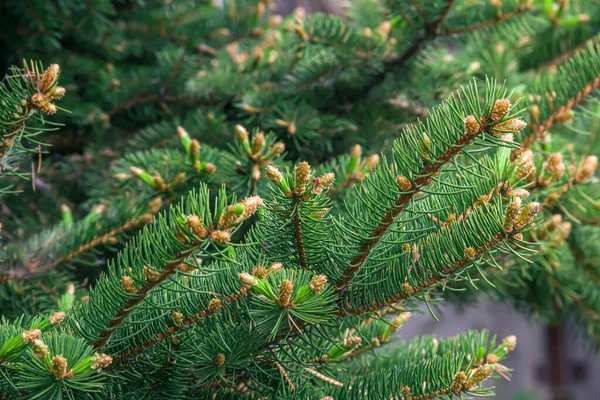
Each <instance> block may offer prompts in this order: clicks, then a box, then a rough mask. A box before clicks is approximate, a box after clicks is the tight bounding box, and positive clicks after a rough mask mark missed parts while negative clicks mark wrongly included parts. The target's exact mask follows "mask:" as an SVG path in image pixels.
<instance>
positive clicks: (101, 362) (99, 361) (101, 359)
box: [91, 353, 112, 373]
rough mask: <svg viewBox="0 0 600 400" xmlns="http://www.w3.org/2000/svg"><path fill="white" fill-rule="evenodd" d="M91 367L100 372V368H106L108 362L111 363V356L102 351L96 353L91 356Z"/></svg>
mask: <svg viewBox="0 0 600 400" xmlns="http://www.w3.org/2000/svg"><path fill="white" fill-rule="evenodd" d="M91 360H92V362H93V364H92V367H91V368H92V369H94V370H96V372H98V373H100V372H102V368H107V367H108V366H109V365H110V364H112V357H111V356H109V355H108V354H104V353H96V354H94V355H93V356H92V359H91Z"/></svg>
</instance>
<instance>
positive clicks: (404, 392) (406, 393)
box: [401, 385, 412, 399]
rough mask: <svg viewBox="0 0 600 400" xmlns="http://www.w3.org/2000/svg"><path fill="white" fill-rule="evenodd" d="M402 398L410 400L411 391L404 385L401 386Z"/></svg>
mask: <svg viewBox="0 0 600 400" xmlns="http://www.w3.org/2000/svg"><path fill="white" fill-rule="evenodd" d="M401 392H402V398H403V399H412V391H411V390H410V388H409V387H408V386H406V385H404V386H402V391H401Z"/></svg>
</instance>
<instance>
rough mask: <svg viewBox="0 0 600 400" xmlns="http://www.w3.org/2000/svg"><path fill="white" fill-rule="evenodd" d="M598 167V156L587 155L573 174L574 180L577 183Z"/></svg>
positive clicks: (590, 174) (589, 175) (592, 173)
mask: <svg viewBox="0 0 600 400" xmlns="http://www.w3.org/2000/svg"><path fill="white" fill-rule="evenodd" d="M596 168H598V157H596V156H587V157H586V158H585V159H584V160H583V162H582V163H581V166H580V167H579V168H578V170H577V174H576V175H575V180H576V181H577V183H582V182H583V181H585V180H586V179H588V178H589V177H591V176H592V175H594V172H595V171H596Z"/></svg>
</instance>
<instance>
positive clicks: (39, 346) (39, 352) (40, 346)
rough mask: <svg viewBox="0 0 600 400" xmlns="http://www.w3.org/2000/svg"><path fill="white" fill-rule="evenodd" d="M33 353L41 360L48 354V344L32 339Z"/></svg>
mask: <svg viewBox="0 0 600 400" xmlns="http://www.w3.org/2000/svg"><path fill="white" fill-rule="evenodd" d="M33 354H34V355H35V356H36V357H37V358H38V360H40V361H41V360H43V359H44V358H45V357H46V356H47V355H48V346H46V344H45V343H44V342H42V341H41V340H39V339H35V340H34V341H33Z"/></svg>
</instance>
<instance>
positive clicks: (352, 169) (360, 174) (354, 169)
mask: <svg viewBox="0 0 600 400" xmlns="http://www.w3.org/2000/svg"><path fill="white" fill-rule="evenodd" d="M379 161H380V159H379V155H377V154H371V155H370V156H368V157H366V158H363V157H362V147H361V146H360V145H359V144H356V145H354V147H352V150H350V161H349V162H348V166H347V168H346V174H347V179H348V180H350V181H354V182H360V181H362V180H364V179H365V177H366V176H367V174H368V173H369V171H371V170H374V169H375V168H376V167H377V164H379Z"/></svg>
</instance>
